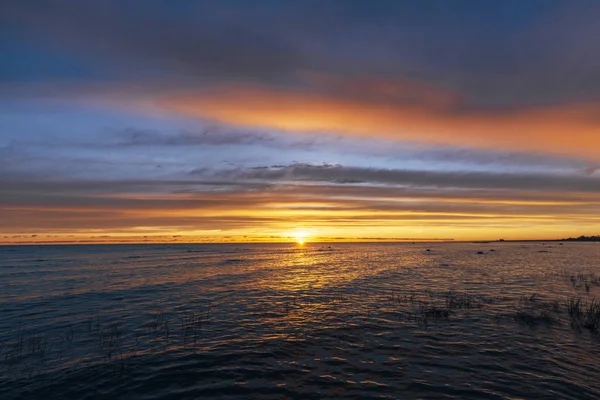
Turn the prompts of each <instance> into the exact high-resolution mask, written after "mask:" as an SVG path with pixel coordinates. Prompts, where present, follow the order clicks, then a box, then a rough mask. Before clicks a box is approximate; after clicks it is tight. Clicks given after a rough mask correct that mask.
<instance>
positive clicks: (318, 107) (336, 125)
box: [158, 80, 600, 160]
mask: <svg viewBox="0 0 600 400" xmlns="http://www.w3.org/2000/svg"><path fill="white" fill-rule="evenodd" d="M328 86H329V87H328V89H329V91H327V93H331V94H322V93H318V92H313V91H310V90H289V89H287V90H286V89H273V88H266V87H256V86H222V87H219V88H215V89H212V90H207V91H198V92H195V93H179V94H173V95H167V96H163V97H162V98H161V99H160V100H159V101H158V105H159V106H160V107H161V108H166V109H169V110H172V111H176V112H180V113H184V114H187V115H194V116H198V117H202V118H210V119H214V120H218V121H220V122H226V123H230V124H237V125H245V126H256V127H270V128H277V129H285V130H294V131H326V132H336V133H337V132H341V133H347V134H351V135H357V136H368V137H370V136H377V137H380V138H385V139H394V140H408V141H418V142H427V143H429V144H440V145H453V146H461V147H478V148H484V149H505V150H512V151H527V152H536V153H550V154H561V155H571V156H572V155H575V156H580V157H585V158H588V159H593V160H597V159H600V118H599V117H598V115H600V105H599V104H574V105H560V106H546V107H537V108H531V107H530V108H522V109H512V110H492V111H490V110H488V109H485V110H484V109H477V108H469V107H468V106H466V103H465V102H464V101H462V100H461V98H460V97H459V96H456V95H453V94H451V93H446V92H444V91H441V90H438V89H435V88H431V87H426V86H423V85H418V84H410V83H408V84H404V83H398V82H389V83H387V84H386V83H385V81H360V80H358V81H356V82H354V83H350V84H349V83H344V85H341V86H340V85H337V86H336V85H335V84H334V85H331V84H330V85H328Z"/></svg>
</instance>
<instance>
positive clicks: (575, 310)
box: [565, 297, 600, 332]
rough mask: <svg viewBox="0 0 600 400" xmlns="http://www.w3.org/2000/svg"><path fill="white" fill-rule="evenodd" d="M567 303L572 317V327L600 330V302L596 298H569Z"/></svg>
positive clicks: (593, 330)
mask: <svg viewBox="0 0 600 400" xmlns="http://www.w3.org/2000/svg"><path fill="white" fill-rule="evenodd" d="M565 305H566V307H567V312H568V314H569V317H570V319H571V327H573V328H585V329H588V330H590V331H592V332H598V329H600V302H598V301H597V300H596V299H592V300H591V301H583V300H582V299H581V298H580V297H578V298H571V299H569V300H568V301H566V302H565Z"/></svg>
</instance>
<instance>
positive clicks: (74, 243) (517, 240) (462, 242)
mask: <svg viewBox="0 0 600 400" xmlns="http://www.w3.org/2000/svg"><path fill="white" fill-rule="evenodd" d="M557 242H560V243H563V242H565V243H566V242H579V243H595V242H600V239H594V238H591V239H578V238H569V239H514V240H512V239H504V240H429V241H427V240H424V241H407V240H388V241H383V240H382V241H360V240H358V241H351V240H348V241H312V242H306V244H305V245H318V244H345V243H348V244H407V245H418V244H436V243H437V244H440V243H461V244H465V243H472V244H499V243H557ZM207 244H215V245H249V244H282V245H283V244H297V243H296V242H294V241H289V242H283V241H278V242H267V241H264V242H263V241H252V242H131V243H123V242H112V243H111V242H106V243H102V242H14V243H0V247H7V246H115V245H122V246H128V245H129V246H164V245H170V246H173V245H188V246H189V245H207Z"/></svg>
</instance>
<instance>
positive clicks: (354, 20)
mask: <svg viewBox="0 0 600 400" xmlns="http://www.w3.org/2000/svg"><path fill="white" fill-rule="evenodd" d="M599 15H600V6H599V5H598V3H597V2H593V1H578V2H576V3H574V2H567V1H542V0H535V1H528V2H522V1H513V0H509V1H503V2H490V1H481V2H480V1H456V2H452V3H450V2H446V1H441V0H439V1H420V2H398V1H378V2H377V3H372V2H367V1H344V2H341V1H339V2H338V1H331V2H323V1H286V2H280V1H258V2H241V1H203V2H196V1H173V2H160V1H140V2H122V1H103V2H73V1H52V2H49V1H42V0H40V1H17V0H13V1H5V2H4V3H3V18H2V22H3V23H4V25H5V26H6V27H7V28H6V29H7V31H8V34H9V36H10V38H11V39H12V40H13V41H21V42H22V43H24V44H26V45H28V46H33V47H35V46H37V47H38V48H39V47H42V48H43V49H44V50H45V51H46V52H51V53H52V54H57V55H62V56H63V58H65V59H69V58H71V59H73V58H74V59H77V60H79V61H80V63H85V62H87V63H88V64H90V65H91V66H93V67H94V68H93V70H94V71H95V72H94V76H97V69H98V67H97V66H98V64H101V65H103V66H104V70H105V75H106V76H105V78H103V79H117V80H118V77H119V76H121V77H123V78H124V77H127V79H128V80H131V79H137V80H140V79H141V80H142V81H153V82H157V81H161V80H162V81H170V82H171V84H174V83H176V82H178V84H176V86H178V88H179V89H184V90H185V89H189V88H193V87H198V85H207V84H215V83H220V84H223V83H236V82H240V81H245V82H257V83H258V82H260V83H263V84H275V85H283V86H294V87H303V88H305V89H306V90H309V91H315V90H316V91H321V92H323V91H324V92H328V93H329V94H334V95H340V96H346V97H360V98H362V99H364V98H369V97H372V96H375V97H374V98H375V99H376V98H378V97H380V96H382V95H383V96H384V97H386V95H385V91H383V92H384V93H382V91H381V90H379V91H376V92H373V91H372V90H371V89H368V88H367V87H365V86H364V85H363V86H360V85H359V86H356V85H355V84H354V83H353V84H352V85H351V86H348V85H346V84H343V80H342V81H341V82H342V84H340V81H339V80H337V78H336V79H334V81H333V82H332V81H331V79H326V80H322V79H314V76H313V78H309V79H308V81H307V75H306V72H307V71H311V73H313V74H314V73H317V74H322V75H324V76H332V75H335V76H336V77H340V76H346V77H348V78H351V79H350V82H354V81H355V79H354V78H356V77H365V76H366V77H385V79H387V80H389V79H390V78H392V79H401V80H408V81H415V80H416V81H420V82H424V83H432V84H434V86H439V87H442V88H445V89H449V91H450V92H455V93H458V94H460V95H461V96H464V98H465V100H466V101H465V102H464V103H463V106H462V107H464V108H466V109H477V108H482V107H483V108H489V107H492V108H496V109H497V110H503V109H506V108H511V107H517V106H520V105H523V104H529V105H533V104H547V103H556V102H562V101H575V100H580V101H581V100H590V99H595V100H598V91H599V90H600V79H598V78H599V76H600V75H598V74H599V72H598V71H599V70H598V67H599V66H600V55H599V54H600V53H599V52H598V51H597V49H598V45H599V44H600V42H599V40H600V39H598V38H599V37H600V32H599V29H600V28H598V24H597V23H596V22H597V18H598V16H599ZM47 58H48V59H50V58H51V57H47ZM49 61H51V60H49ZM17 72H18V71H17ZM15 73H16V72H15ZM7 76H8V75H7ZM72 76H77V77H78V79H80V78H82V77H81V74H80V73H77V74H76V73H73V74H72ZM5 78H6V77H5ZM9 78H10V77H9ZM95 79H97V78H95ZM413 96H414V92H413V93H412V94H411V95H410V96H408V97H404V96H403V97H401V98H399V99H395V100H397V101H401V102H406V101H408V102H422V101H428V99H430V98H429V97H425V98H423V97H422V96H421V95H418V96H417V97H416V98H414V97H413ZM386 100H387V101H389V100H390V99H389V98H386Z"/></svg>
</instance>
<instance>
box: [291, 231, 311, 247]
mask: <svg viewBox="0 0 600 400" xmlns="http://www.w3.org/2000/svg"><path fill="white" fill-rule="evenodd" d="M309 236H310V233H309V232H296V233H295V234H294V237H295V238H296V243H298V244H299V245H300V246H302V245H303V244H304V243H306V241H307V239H308V237H309Z"/></svg>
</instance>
